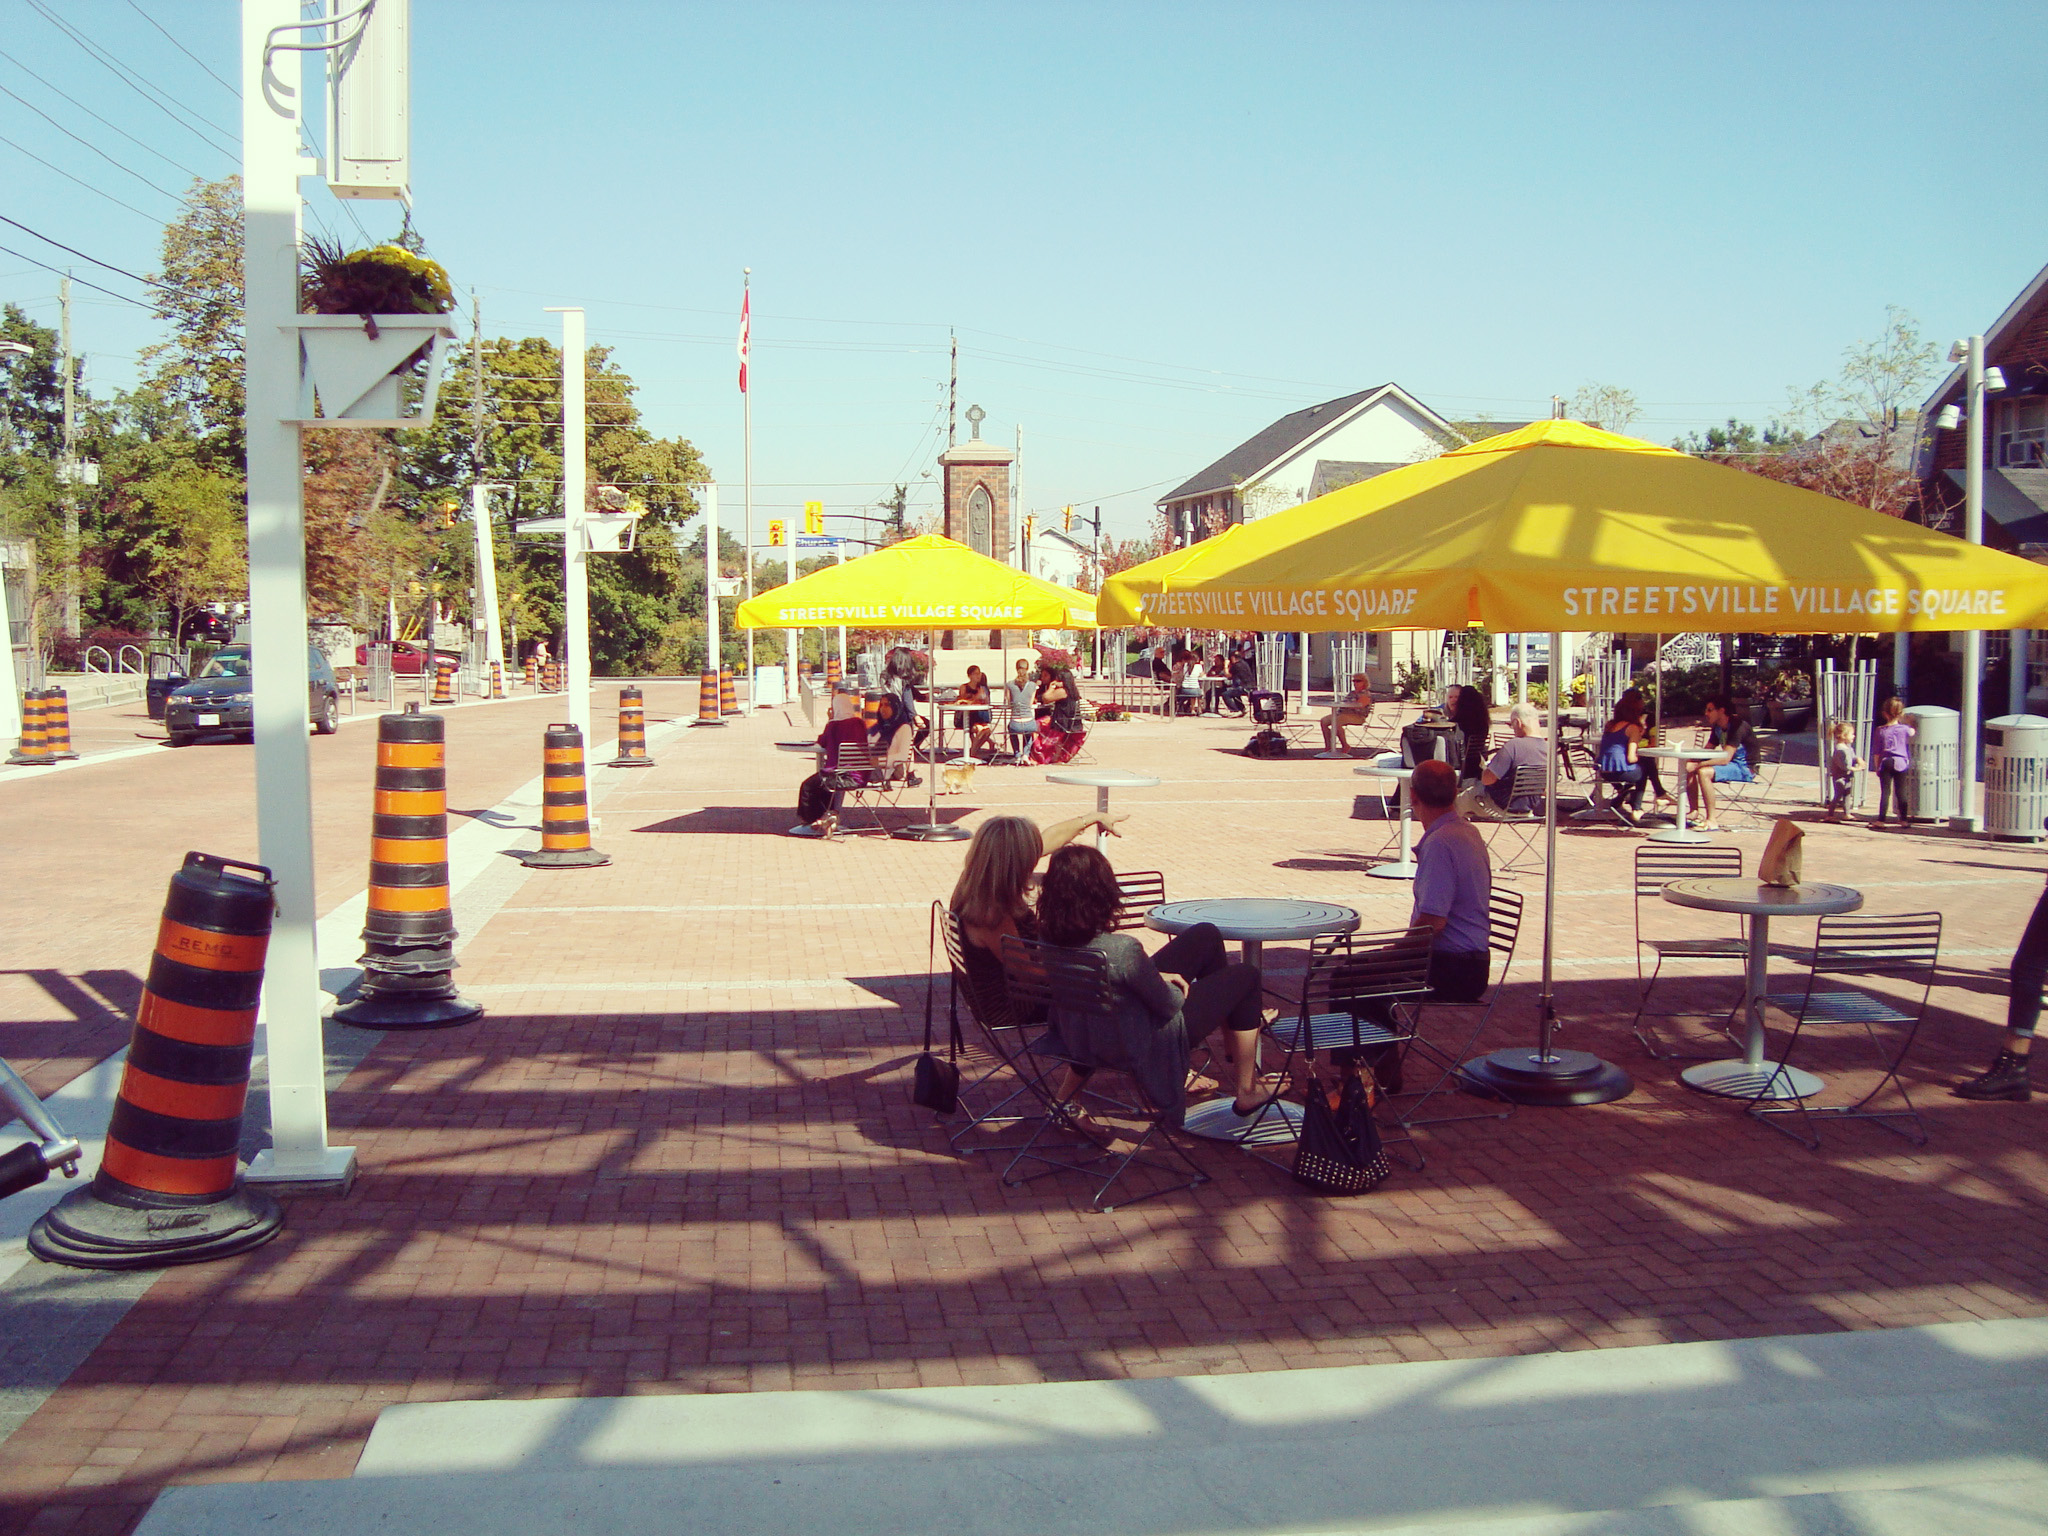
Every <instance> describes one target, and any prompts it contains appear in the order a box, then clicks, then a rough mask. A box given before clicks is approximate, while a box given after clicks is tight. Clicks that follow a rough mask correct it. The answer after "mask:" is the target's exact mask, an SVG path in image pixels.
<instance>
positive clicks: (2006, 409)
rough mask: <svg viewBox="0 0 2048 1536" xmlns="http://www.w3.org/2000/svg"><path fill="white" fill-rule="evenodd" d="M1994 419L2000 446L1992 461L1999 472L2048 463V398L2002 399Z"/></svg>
mask: <svg viewBox="0 0 2048 1536" xmlns="http://www.w3.org/2000/svg"><path fill="white" fill-rule="evenodd" d="M1994 420H1995V421H1996V423H1997V427H1998V445H1997V448H1996V450H1995V457H1994V458H1993V460H1992V462H1993V463H1995V464H1996V465H1997V466H1998V467H1999V468H2000V469H2039V468H2041V467H2042V466H2043V465H2044V464H2048V396H2042V395H2022V396H2021V397H2020V398H2019V399H2017V400H2001V401H1999V402H1998V414H1997V416H1996V417H1995V418H1994Z"/></svg>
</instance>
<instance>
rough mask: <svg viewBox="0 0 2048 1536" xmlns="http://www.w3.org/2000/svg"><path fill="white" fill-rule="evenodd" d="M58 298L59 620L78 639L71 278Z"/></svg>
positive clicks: (59, 287) (78, 553) (79, 553)
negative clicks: (61, 574) (61, 380)
mask: <svg viewBox="0 0 2048 1536" xmlns="http://www.w3.org/2000/svg"><path fill="white" fill-rule="evenodd" d="M57 297H58V302H59V305H60V308H61V310H62V313H63V319H62V321H61V322H60V323H61V325H62V328H63V337H62V340H63V347H64V451H63V454H62V455H61V457H60V458H59V459H58V461H57V477H58V479H60V480H61V481H62V482H63V483H64V611H63V613H62V614H61V615H60V616H59V623H60V624H61V626H62V627H63V630H64V633H65V634H67V635H69V636H71V638H72V639H74V640H75V639H77V638H78V606H79V605H78V593H79V579H78V578H79V569H78V568H79V564H80V562H81V561H82V560H83V559H84V552H83V551H82V550H81V549H80V548H79V545H78V448H77V445H78V422H77V417H76V415H75V413H74V410H73V406H72V399H71V376H72V374H73V372H75V369H74V368H73V366H72V362H71V277H70V274H68V273H67V274H66V275H65V276H64V277H62V278H60V279H59V280H58V283H57Z"/></svg>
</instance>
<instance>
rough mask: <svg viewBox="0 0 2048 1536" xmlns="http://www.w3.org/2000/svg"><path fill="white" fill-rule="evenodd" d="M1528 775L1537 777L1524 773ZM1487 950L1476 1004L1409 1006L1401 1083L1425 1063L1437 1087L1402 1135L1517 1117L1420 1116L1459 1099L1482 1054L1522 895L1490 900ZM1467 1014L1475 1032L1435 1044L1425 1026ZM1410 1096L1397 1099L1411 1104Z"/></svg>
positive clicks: (1497, 892)
mask: <svg viewBox="0 0 2048 1536" xmlns="http://www.w3.org/2000/svg"><path fill="white" fill-rule="evenodd" d="M1522 771H1523V772H1525V773H1527V772H1532V771H1534V770H1531V769H1523V770H1522ZM1486 906H1487V911H1486V950H1487V987H1486V991H1485V992H1484V993H1482V994H1481V995H1480V996H1479V997H1478V998H1477V999H1476V1000H1474V1001H1472V1002H1469V1003H1453V1002H1446V1001H1443V1000H1440V999H1432V998H1431V997H1430V996H1429V995H1428V994H1427V993H1424V994H1423V996H1421V997H1420V998H1418V999H1416V1001H1415V1002H1414V1003H1412V1004H1410V1005H1409V1008H1410V1012H1411V1013H1412V1014H1413V1015H1414V1019H1415V1025H1414V1029H1415V1038H1414V1039H1413V1040H1411V1041H1410V1042H1409V1044H1408V1046H1407V1048H1406V1049H1405V1050H1404V1051H1403V1052H1402V1063H1401V1067H1402V1078H1403V1085H1404V1087H1405V1084H1406V1077H1407V1070H1408V1063H1409V1062H1411V1061H1416V1060H1418V1059H1420V1061H1421V1062H1422V1063H1424V1064H1426V1066H1427V1067H1431V1068H1435V1069H1436V1071H1437V1078H1436V1081H1434V1082H1433V1083H1431V1084H1430V1085H1429V1086H1428V1087H1427V1088H1425V1089H1423V1090H1422V1091H1421V1092H1420V1093H1419V1094H1418V1095H1417V1096H1416V1098H1415V1102H1414V1103H1413V1104H1410V1105H1408V1106H1406V1107H1405V1108H1403V1107H1401V1106H1400V1105H1398V1104H1397V1105H1396V1106H1395V1108H1394V1118H1395V1119H1396V1120H1398V1121H1399V1122H1400V1123H1401V1128H1402V1129H1403V1130H1410V1129H1413V1128H1414V1127H1415V1126H1418V1125H1448V1124H1451V1123H1453V1122H1455V1121H1459V1120H1505V1119H1507V1117H1508V1116H1509V1115H1511V1114H1513V1113H1514V1110H1515V1106H1514V1105H1513V1104H1510V1103H1507V1102H1506V1101H1504V1100H1502V1101H1498V1102H1499V1103H1500V1105H1501V1107H1500V1108H1497V1109H1483V1110H1473V1111H1471V1112H1470V1113H1467V1114H1461V1115H1424V1114H1422V1113H1420V1111H1421V1110H1422V1109H1423V1107H1424V1106H1425V1105H1427V1104H1428V1103H1429V1101H1430V1100H1431V1099H1433V1098H1435V1097H1436V1096H1437V1095H1438V1094H1448V1093H1454V1092H1456V1091H1457V1090H1458V1087H1459V1085H1460V1082H1461V1081H1462V1079H1461V1078H1460V1076H1459V1073H1460V1070H1461V1068H1462V1067H1463V1065H1464V1064H1465V1063H1466V1062H1467V1061H1469V1060H1471V1059H1472V1057H1473V1056H1475V1055H1477V1054H1478V1049H1479V1040H1480V1037H1481V1036H1482V1035H1484V1034H1485V1033H1486V1027H1487V1026H1488V1025H1489V1024H1491V1023H1492V1022H1493V1010H1494V1009H1495V1008H1497V1007H1498V1006H1500V999H1501V992H1502V990H1503V989H1504V988H1505V987H1506V985H1507V979H1508V970H1509V968H1510V967H1511V966H1513V965H1514V963H1515V944H1516V941H1517V940H1518V939H1519V938H1520V937H1521V933H1522V893H1521V892H1520V891H1517V890H1512V889H1506V888H1503V887H1501V886H1498V885H1497V886H1495V887H1494V888H1493V890H1492V891H1491V892H1490V893H1489V895H1488V897H1487V904H1486ZM1457 1012H1466V1013H1469V1014H1470V1015H1471V1024H1472V1027H1471V1028H1470V1029H1469V1030H1467V1029H1462V1028H1460V1029H1459V1030H1458V1031H1457V1033H1456V1034H1455V1036H1454V1037H1453V1038H1452V1039H1450V1040H1448V1041H1445V1040H1441V1039H1437V1038H1432V1036H1431V1035H1430V1034H1429V1033H1428V1031H1427V1028H1426V1026H1427V1025H1428V1023H1429V1022H1430V1021H1431V1020H1432V1019H1434V1018H1436V1017H1437V1016H1439V1015H1441V1014H1445V1013H1457ZM1407 1096H1408V1095H1407V1094H1406V1093H1402V1094H1398V1095H1394V1096H1393V1097H1395V1098H1397V1099H1398V1098H1406V1097H1407Z"/></svg>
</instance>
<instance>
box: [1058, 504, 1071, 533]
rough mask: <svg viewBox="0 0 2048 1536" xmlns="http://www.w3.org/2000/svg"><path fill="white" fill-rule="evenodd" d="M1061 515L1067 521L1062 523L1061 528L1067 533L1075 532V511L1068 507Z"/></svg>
mask: <svg viewBox="0 0 2048 1536" xmlns="http://www.w3.org/2000/svg"><path fill="white" fill-rule="evenodd" d="M1061 515H1062V516H1063V517H1065V518H1066V521H1065V522H1063V523H1061V524H1060V526H1061V527H1062V528H1064V529H1066V530H1067V532H1069V533H1072V532H1073V531H1074V509H1073V508H1072V507H1068V508H1067V509H1066V511H1065V512H1064V513H1062V514H1061Z"/></svg>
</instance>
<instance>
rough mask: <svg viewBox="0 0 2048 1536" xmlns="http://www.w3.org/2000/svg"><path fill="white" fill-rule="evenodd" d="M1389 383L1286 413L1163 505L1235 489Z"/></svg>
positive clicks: (1164, 498) (1172, 492) (1191, 478)
mask: <svg viewBox="0 0 2048 1536" xmlns="http://www.w3.org/2000/svg"><path fill="white" fill-rule="evenodd" d="M1386 387H1387V386H1386V385H1384V384H1381V385H1379V386H1377V387H1376V388H1373V389H1361V390H1360V391H1359V392H1358V393H1357V394H1355V395H1346V396H1344V397H1343V398H1342V399H1341V400H1325V401H1324V402H1323V403H1322V404H1321V405H1312V406H1310V407H1309V408H1308V409H1307V410H1304V411H1296V412H1295V413H1294V414H1293V415H1291V416H1282V417H1281V418H1280V419H1279V420H1278V421H1276V422H1274V423H1273V425H1271V426H1270V427H1268V428H1266V430H1265V431H1263V432H1261V433H1259V434H1258V435H1257V436H1255V437H1248V438H1246V439H1245V440H1244V441H1243V442H1241V443H1239V444H1238V445H1237V446H1236V447H1235V448H1233V449H1231V450H1230V452H1228V453H1226V454H1225V455H1223V457H1222V458H1220V459H1218V460H1217V461H1216V462H1215V463H1214V464H1211V465H1210V466H1209V467H1208V468H1207V469H1204V470H1201V471H1200V472H1198V473H1196V474H1194V475H1191V476H1189V477H1188V478H1187V479H1186V480H1184V481H1183V482H1181V484H1180V485H1178V486H1176V487H1175V488H1174V489H1172V490H1170V491H1168V492H1167V493H1166V494H1165V495H1164V496H1162V497H1160V498H1159V502H1160V505H1162V506H1164V505H1166V504H1167V503H1169V502H1175V501H1184V500H1186V499H1187V498H1188V497H1190V496H1207V495H1209V494H1210V493H1211V492H1214V491H1228V490H1234V489H1235V488H1236V487H1237V486H1239V485H1242V484H1243V483H1244V482H1245V481H1246V480H1247V479H1249V478H1250V477H1251V476H1253V475H1255V474H1257V473H1258V472H1259V471H1260V470H1262V469H1264V468H1265V467H1266V466H1267V465H1268V464H1271V463H1272V462H1273V461H1274V460H1275V459H1277V458H1280V457H1282V456H1283V455H1284V454H1286V453H1287V452H1288V451H1289V450H1291V449H1294V448H1299V447H1300V446H1301V445H1302V444H1303V443H1305V442H1307V441H1308V440H1309V438H1310V437H1312V436H1314V435H1315V434H1316V433H1317V432H1320V431H1322V430H1323V429H1324V428H1326V427H1328V426H1329V425H1330V424H1331V423H1332V422H1335V421H1339V420H1341V419H1342V418H1343V417H1344V415H1345V414H1346V413H1347V412H1349V411H1351V410H1354V409H1356V408H1357V407H1358V406H1360V405H1362V404H1364V403H1365V402H1366V401H1367V400H1370V399H1371V398H1372V397H1373V396H1374V395H1376V394H1378V393H1379V392H1380V391H1381V390H1383V389H1385V388H1386Z"/></svg>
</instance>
